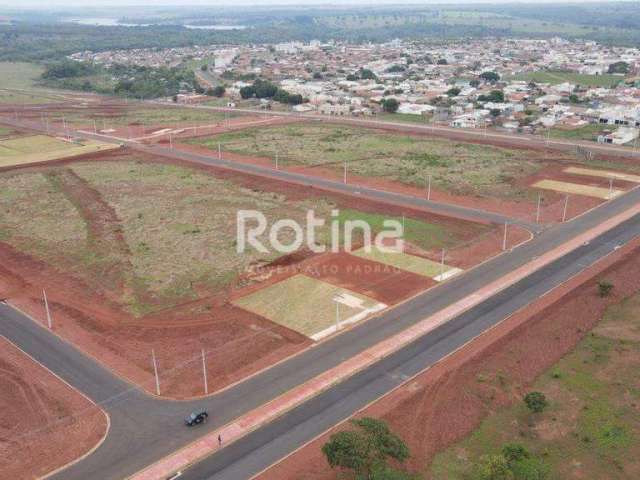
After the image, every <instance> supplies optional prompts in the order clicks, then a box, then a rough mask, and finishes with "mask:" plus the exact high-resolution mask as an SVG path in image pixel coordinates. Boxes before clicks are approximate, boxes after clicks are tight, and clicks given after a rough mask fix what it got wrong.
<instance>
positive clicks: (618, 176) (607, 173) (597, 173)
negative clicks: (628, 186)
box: [564, 167, 640, 183]
mask: <svg viewBox="0 0 640 480" xmlns="http://www.w3.org/2000/svg"><path fill="white" fill-rule="evenodd" d="M564 172H565V173H570V174H574V175H586V176H589V177H598V178H607V179H610V178H612V179H614V180H624V181H626V182H633V183H640V175H633V174H630V173H624V172H616V171H613V170H595V169H593V168H580V167H569V168H565V169H564Z"/></svg>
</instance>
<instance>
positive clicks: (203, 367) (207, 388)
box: [202, 348, 209, 395]
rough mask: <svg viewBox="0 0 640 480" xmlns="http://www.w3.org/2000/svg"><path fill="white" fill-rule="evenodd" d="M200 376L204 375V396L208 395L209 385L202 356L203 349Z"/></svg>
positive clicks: (204, 360) (205, 364)
mask: <svg viewBox="0 0 640 480" xmlns="http://www.w3.org/2000/svg"><path fill="white" fill-rule="evenodd" d="M202 374H203V375H204V394H205V395H207V394H208V393H209V385H208V384H207V362H206V359H205V356H204V348H203V349H202Z"/></svg>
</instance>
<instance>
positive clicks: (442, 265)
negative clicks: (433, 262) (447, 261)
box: [440, 248, 445, 282]
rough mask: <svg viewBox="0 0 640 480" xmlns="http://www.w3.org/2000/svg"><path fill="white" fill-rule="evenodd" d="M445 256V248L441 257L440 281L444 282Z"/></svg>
mask: <svg viewBox="0 0 640 480" xmlns="http://www.w3.org/2000/svg"><path fill="white" fill-rule="evenodd" d="M444 255H445V250H444V248H443V249H442V255H441V256H440V281H441V282H442V281H443V278H442V276H443V275H444Z"/></svg>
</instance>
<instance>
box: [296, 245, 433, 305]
mask: <svg viewBox="0 0 640 480" xmlns="http://www.w3.org/2000/svg"><path fill="white" fill-rule="evenodd" d="M304 272H305V273H306V274H307V275H309V276H310V277H313V278H317V279H319V280H323V281H325V282H327V283H331V284H333V285H337V286H339V287H343V288H347V289H350V290H353V291H355V292H357V293H361V294H363V295H366V296H368V297H370V298H374V299H376V300H378V301H379V302H382V303H385V304H387V305H394V304H396V303H398V302H399V301H401V300H405V299H406V298H409V297H411V296H413V295H415V294H417V293H419V292H421V291H423V290H426V289H427V288H429V287H432V286H433V285H436V283H437V282H435V281H434V280H432V279H430V278H427V277H423V276H421V275H416V274H414V273H411V272H405V271H404V270H400V269H397V268H394V267H390V266H388V265H383V264H382V263H378V262H372V261H370V260H366V259H364V258H359V257H356V256H355V255H349V254H348V253H331V254H327V255H322V256H321V257H319V258H318V260H317V261H316V262H313V264H312V265H308V266H306V268H305V269H304Z"/></svg>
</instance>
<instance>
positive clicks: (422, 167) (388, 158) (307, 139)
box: [190, 123, 543, 198]
mask: <svg viewBox="0 0 640 480" xmlns="http://www.w3.org/2000/svg"><path fill="white" fill-rule="evenodd" d="M190 142H191V143H193V144H196V145H202V146H205V147H208V148H210V149H213V150H217V148H218V143H221V144H222V148H223V150H224V151H226V152H232V153H237V154H241V155H247V156H257V157H267V158H272V159H275V155H276V152H278V159H279V161H280V162H281V164H282V165H283V166H287V165H291V166H306V167H310V168H318V167H322V168H329V169H332V170H335V171H339V172H342V169H343V168H344V164H345V163H346V164H347V168H348V171H349V172H350V173H351V174H355V175H358V176H362V177H381V178H385V179H390V180H393V181H396V182H399V183H402V184H406V185H412V186H417V187H421V188H424V186H425V181H426V176H427V174H430V175H432V179H433V184H434V186H437V187H439V188H442V189H446V190H448V191H450V192H453V193H457V194H469V195H471V194H478V195H489V194H491V195H494V196H495V195H501V196H504V197H507V198H518V197H521V196H522V195H523V193H522V191H521V190H520V189H516V188H513V186H512V185H510V184H509V179H512V178H519V177H526V176H527V175H530V174H533V173H535V172H536V171H537V170H538V169H539V167H540V165H539V164H538V163H537V162H536V160H538V161H541V160H543V155H542V154H539V153H536V152H528V153H527V154H526V155H524V154H523V153H522V152H521V151H517V150H509V149H504V148H498V147H491V146H486V145H478V144H471V143H462V142H452V141H448V140H442V139H434V138H421V137H417V136H411V135H406V134H400V133H388V132H383V131H379V130H372V129H364V128H354V127H348V126H336V125H328V124H318V123H299V124H295V125H288V126H278V127H269V128H253V129H246V130H243V131H242V132H233V133H228V134H222V135H216V136H214V137H211V138H198V139H194V140H191V141H190Z"/></svg>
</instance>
